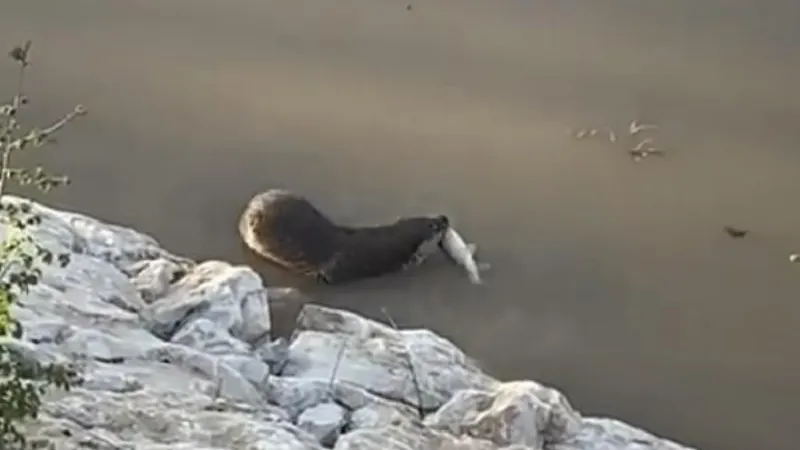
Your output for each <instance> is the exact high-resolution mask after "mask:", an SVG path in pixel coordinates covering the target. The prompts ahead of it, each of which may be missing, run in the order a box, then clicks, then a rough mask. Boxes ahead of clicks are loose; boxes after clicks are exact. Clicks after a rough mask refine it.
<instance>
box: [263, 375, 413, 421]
mask: <svg viewBox="0 0 800 450" xmlns="http://www.w3.org/2000/svg"><path fill="white" fill-rule="evenodd" d="M268 392H269V394H268V398H269V401H270V402H272V403H274V404H276V405H278V406H280V407H281V408H282V409H283V410H284V411H286V412H287V413H288V414H289V417H291V419H292V420H293V421H296V420H297V417H298V416H299V415H300V414H301V413H302V412H303V411H305V410H306V409H309V408H313V407H314V406H316V405H319V404H321V403H325V402H331V401H332V402H336V403H338V404H340V405H342V406H344V407H346V408H347V409H348V410H350V411H357V410H359V409H361V408H368V407H372V408H383V409H384V410H389V409H391V410H392V411H394V412H395V413H396V414H397V415H398V416H402V417H405V418H406V420H407V421H409V422H411V421H413V418H414V417H416V415H417V413H416V411H415V410H414V409H413V408H411V407H410V406H408V405H404V404H402V403H397V402H393V401H390V400H387V399H385V398H382V397H379V396H377V395H374V394H371V393H369V392H367V391H366V390H364V389H363V388H361V387H359V386H356V385H354V384H352V383H348V382H345V381H341V380H334V382H333V383H332V384H331V380H330V379H329V378H305V377H303V378H297V377H287V376H279V377H278V376H273V377H270V379H269V390H268ZM351 428H352V427H351Z"/></svg>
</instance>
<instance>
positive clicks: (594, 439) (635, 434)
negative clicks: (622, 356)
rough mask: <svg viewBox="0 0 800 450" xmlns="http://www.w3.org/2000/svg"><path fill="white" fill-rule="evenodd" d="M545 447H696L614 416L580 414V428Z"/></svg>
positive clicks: (682, 449)
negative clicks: (645, 429)
mask: <svg viewBox="0 0 800 450" xmlns="http://www.w3.org/2000/svg"><path fill="white" fill-rule="evenodd" d="M549 450H696V449H695V448H693V447H687V446H685V445H683V444H678V443H677V442H674V441H670V440H667V439H663V438H660V437H657V436H654V435H652V434H650V433H648V432H647V431H644V430H642V429H640V428H636V427H634V426H632V425H628V424H627V423H624V422H621V421H619V420H617V419H610V418H602V417H587V418H584V419H583V421H582V424H581V427H580V430H579V431H578V432H577V433H576V434H574V435H572V436H571V437H570V438H569V439H568V440H566V441H565V442H561V443H558V444H557V445H554V446H552V447H550V449H549Z"/></svg>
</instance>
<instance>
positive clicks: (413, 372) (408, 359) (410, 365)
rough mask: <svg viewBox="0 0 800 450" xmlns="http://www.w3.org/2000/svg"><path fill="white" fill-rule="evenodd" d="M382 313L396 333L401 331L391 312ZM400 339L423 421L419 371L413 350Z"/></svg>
mask: <svg viewBox="0 0 800 450" xmlns="http://www.w3.org/2000/svg"><path fill="white" fill-rule="evenodd" d="M381 312H382V313H383V315H384V316H386V321H387V322H389V325H391V326H392V328H394V330H395V331H398V332H399V331H400V329H399V328H398V327H397V324H396V323H395V322H394V320H393V319H392V316H390V315H389V311H387V309H386V308H381ZM400 339H401V340H402V342H403V347H404V348H405V350H406V363H407V364H408V371H409V372H410V373H411V382H412V383H414V390H415V391H416V393H417V414H419V419H420V420H422V419H424V418H425V409H424V408H423V407H422V389H420V387H419V379H418V378H417V371H416V370H414V363H413V361H412V360H411V349H410V348H409V347H408V345H407V344H406V341H405V339H403V337H402V336H400Z"/></svg>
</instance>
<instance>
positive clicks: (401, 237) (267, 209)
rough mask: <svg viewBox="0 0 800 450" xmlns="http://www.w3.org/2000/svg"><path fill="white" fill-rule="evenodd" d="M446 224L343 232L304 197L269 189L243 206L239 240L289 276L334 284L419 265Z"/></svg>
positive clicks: (441, 220)
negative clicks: (310, 278)
mask: <svg viewBox="0 0 800 450" xmlns="http://www.w3.org/2000/svg"><path fill="white" fill-rule="evenodd" d="M449 225H450V224H449V220H448V219H447V217H446V216H443V215H439V216H431V217H410V218H403V219H399V220H397V221H396V222H394V223H391V224H387V225H380V226H370V227H344V226H340V225H337V224H335V223H333V222H332V221H331V220H330V219H328V218H327V217H326V216H325V215H324V214H323V213H322V212H320V211H319V210H318V209H317V208H316V207H314V205H312V204H311V202H309V201H308V200H307V199H306V198H305V197H302V196H300V195H297V194H294V193H292V192H289V191H286V190H282V189H272V190H269V191H266V192H263V193H260V194H257V195H256V196H254V197H253V198H252V199H251V200H250V202H249V203H248V204H247V207H246V208H245V211H244V212H243V213H242V216H241V218H240V220H239V235H240V236H241V238H242V240H243V241H244V243H245V245H247V247H248V248H249V249H250V250H252V251H253V252H254V253H256V254H258V255H259V256H261V257H263V258H265V259H267V260H270V261H272V262H274V263H276V264H278V265H280V266H282V267H283V268H285V269H287V270H289V271H291V272H294V273H297V274H301V275H305V276H310V277H315V278H316V279H317V280H319V281H321V282H324V283H328V284H337V283H343V282H347V281H354V280H358V279H363V278H370V277H377V276H381V275H385V274H388V273H390V272H395V271H399V270H402V269H404V268H406V267H409V266H414V265H418V264H420V263H421V262H422V261H424V260H425V258H426V257H427V256H429V255H430V254H431V253H433V252H434V251H435V250H436V248H437V246H440V245H441V240H442V237H443V236H444V233H445V232H446V231H447V229H448V228H449Z"/></svg>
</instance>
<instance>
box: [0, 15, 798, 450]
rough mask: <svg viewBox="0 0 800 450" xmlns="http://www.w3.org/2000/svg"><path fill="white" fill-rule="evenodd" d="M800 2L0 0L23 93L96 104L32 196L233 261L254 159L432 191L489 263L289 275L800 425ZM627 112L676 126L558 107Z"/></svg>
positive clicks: (375, 186)
mask: <svg viewBox="0 0 800 450" xmlns="http://www.w3.org/2000/svg"><path fill="white" fill-rule="evenodd" d="M798 19H800V4H798V3H797V2H791V1H789V0H770V1H761V2H754V1H744V0H728V1H721V0H707V1H703V2H698V1H696V0H695V1H689V0H676V1H671V2H655V1H652V2H641V1H639V2H635V1H632V0H630V1H622V0H618V1H612V0H602V1H600V0H598V1H594V2H586V1H583V2H578V1H569V0H568V1H561V2H541V1H539V2H531V1H504V2H481V1H477V0H458V1H456V0H439V1H435V2H431V1H426V2H422V1H420V2H418V3H414V7H413V9H412V10H411V11H406V3H404V2H399V1H389V0H379V1H375V0H370V1H367V0H342V1H337V2H335V4H334V2H325V1H322V0H302V1H294V2H287V1H277V0H274V1H268V0H230V1H226V2H213V1H210V0H191V1H190V0H161V1H156V0H127V1H125V2H109V1H100V0H70V1H69V2H52V1H48V2H46V1H44V0H25V1H21V0H2V1H0V42H3V43H4V44H3V45H7V44H10V43H11V42H15V41H22V40H24V39H26V38H32V39H33V40H34V41H35V43H34V49H33V58H34V66H33V67H32V72H31V76H30V78H29V79H28V82H27V87H28V89H29V91H30V93H31V95H33V96H34V102H33V105H32V109H31V112H30V113H29V114H30V116H29V117H31V118H32V119H35V120H37V121H38V122H39V123H44V122H47V121H50V120H54V119H55V118H56V117H57V116H58V115H59V113H61V112H63V111H66V110H68V109H70V108H71V107H72V105H73V104H75V103H76V102H81V103H83V104H85V105H86V106H87V107H89V108H90V110H91V116H89V117H87V118H86V119H85V120H83V121H82V122H80V123H78V124H76V125H75V126H73V127H72V128H71V129H70V130H69V131H68V132H66V133H64V134H62V135H61V136H60V145H58V146H55V147H49V148H47V149H45V150H42V151H41V152H39V153H38V156H37V157H36V158H37V161H40V162H42V163H45V164H47V165H48V167H50V168H53V169H56V170H59V171H63V172H66V173H68V174H70V175H71V176H72V177H73V179H74V184H73V185H72V186H70V187H69V188H68V189H66V190H63V191H61V192H60V193H57V194H55V195H53V196H51V197H50V198H49V201H51V202H55V203H57V204H58V205H60V206H63V207H68V208H75V209H78V210H82V211H85V212H87V213H90V214H93V215H95V216H98V217H101V218H104V219H107V220H112V221H115V222H122V223H126V224H129V225H131V226H134V227H136V228H138V229H140V230H143V231H146V232H149V233H151V234H153V235H154V236H156V237H157V238H158V239H159V240H160V241H161V242H162V243H163V244H164V245H166V246H167V247H168V248H170V249H171V250H173V251H175V252H178V253H183V254H187V255H190V256H192V257H194V258H198V259H203V258H219V259H225V260H231V261H235V262H247V261H249V259H248V257H247V255H246V254H245V253H243V252H242V249H241V246H240V245H239V242H238V239H237V236H236V228H235V224H236V220H237V216H238V214H239V212H240V211H241V209H242V207H243V205H244V204H245V202H246V201H247V199H248V198H249V197H250V196H251V195H252V194H254V193H256V192H258V191H260V190H263V189H266V188H269V187H285V188H289V189H292V190H295V191H298V192H302V193H304V194H306V195H307V196H309V197H310V198H311V199H313V201H315V202H316V203H317V204H318V205H319V207H320V208H322V209H324V210H325V211H327V212H329V213H330V215H331V216H332V217H334V218H336V219H337V220H341V221H347V222H350V223H361V222H363V223H374V222H382V221H389V220H393V219H394V218H396V217H398V216H403V215H411V214H426V213H446V214H449V215H450V216H451V217H452V220H453V221H454V222H455V223H456V224H457V226H458V228H459V230H460V231H461V232H462V233H463V234H464V235H465V236H467V237H468V238H470V239H471V240H473V241H475V242H477V243H478V245H479V247H480V256H481V257H482V258H484V259H485V260H487V261H489V262H491V264H492V266H493V270H492V272H490V273H488V274H487V275H486V285H485V286H483V287H475V286H472V285H470V284H469V283H468V281H467V279H466V276H465V275H464V274H463V273H462V272H460V271H459V270H458V269H456V268H454V267H452V266H449V265H447V264H445V263H443V262H442V260H441V259H437V260H433V261H431V262H430V263H429V264H426V267H425V268H424V269H420V270H417V271H414V272H413V273H404V274H400V275H397V276H392V277H387V278H385V279H380V280H373V281H368V282H364V283H359V284H355V285H351V286H346V287H340V288H333V289H321V288H317V287H313V286H306V285H303V287H304V289H308V292H309V294H310V295H313V296H314V298H315V299H316V300H317V301H320V302H324V303H326V304H330V305H334V306H341V307H347V308H352V309H354V310H357V311H360V312H362V313H364V314H366V315H370V316H373V317H380V313H379V311H380V308H382V307H388V308H389V309H390V310H391V311H392V313H393V315H394V316H395V320H397V321H398V322H400V323H401V324H402V325H405V326H422V327H430V328H433V329H435V330H437V331H439V332H441V333H442V334H443V335H445V336H447V337H449V338H451V339H453V340H454V341H455V342H456V343H458V344H459V345H460V346H462V347H463V348H464V349H465V350H466V351H467V352H468V353H470V354H471V355H474V356H475V357H476V358H477V359H479V360H480V361H481V362H482V364H484V365H485V366H486V367H487V368H488V370H490V372H491V373H493V374H494V375H496V376H498V377H501V378H533V379H536V380H540V381H543V382H546V383H550V384H552V385H554V386H556V387H558V388H561V389H564V390H565V391H566V392H567V394H568V395H569V396H570V398H571V400H572V402H573V403H574V404H575V406H576V407H578V408H579V409H581V410H582V411H585V412H586V413H590V414H609V415H614V416H618V417H621V418H623V419H625V420H627V421H629V422H632V423H634V424H637V425H639V426H643V427H646V428H648V429H651V430H654V431H656V432H658V433H659V434H664V435H668V436H670V437H674V438H675V439H678V440H680V441H684V442H686V443H689V444H693V445H696V446H698V447H701V448H704V449H709V450H715V449H718V450H751V449H753V448H759V449H773V450H789V449H792V450H793V449H794V448H795V447H796V444H795V443H794V442H793V440H792V438H793V436H794V430H793V429H792V425H795V426H796V417H797V414H796V404H797V402H798V400H800V387H799V386H798V383H797V380H798V378H799V377H800V360H798V358H797V350H796V348H797V342H800V331H798V330H799V328H798V326H797V323H798V317H799V316H800V306H799V305H800V302H798V301H797V295H798V291H800V266H796V265H795V266H793V265H791V264H789V263H788V254H789V253H790V252H792V251H796V250H799V249H800V232H798V230H800V210H798V208H797V200H796V195H797V193H798V192H800V177H798V173H800V157H798V149H797V143H798V142H800V139H798V138H799V137H800V136H798V134H799V133H800V132H798V128H797V123H798V118H800V115H799V113H800V90H798V89H797V81H796V80H798V79H800V57H798V56H797V44H796V43H797V42H800V31H796V30H797V27H796V24H797V22H798ZM0 70H2V73H4V75H3V76H2V78H0V88H2V90H3V92H10V91H9V90H10V89H11V88H12V87H13V84H14V80H13V77H12V75H13V66H11V64H10V63H9V62H8V61H6V62H3V63H1V64H0ZM633 118H639V119H641V120H644V121H650V122H654V123H657V124H659V125H660V127H661V129H660V130H659V131H658V134H656V135H655V137H656V139H657V145H659V146H661V147H662V148H665V149H666V150H667V151H668V154H667V156H665V157H664V158H651V159H647V160H645V161H644V162H643V163H640V164H635V163H633V162H632V161H631V160H630V159H629V158H628V157H627V155H626V153H625V149H626V146H630V145H633V144H635V142H628V141H625V142H622V141H620V142H617V143H616V144H611V143H609V142H603V141H600V140H597V141H593V142H585V141H576V140H574V139H572V138H570V137H569V136H567V135H566V132H565V129H566V128H567V127H584V126H597V127H606V126H608V127H613V128H614V129H616V130H624V129H625V127H627V124H628V122H629V121H630V120H631V119H633ZM726 224H731V225H736V226H741V227H745V228H749V229H752V230H753V232H752V234H751V236H748V237H747V238H746V239H743V240H736V241H734V240H732V239H730V238H728V237H727V236H726V235H724V234H723V233H722V232H721V227H722V226H723V225H726ZM258 270H259V271H261V272H263V273H264V274H265V277H266V280H267V282H269V283H272V284H283V283H289V284H298V283H300V281H298V280H296V279H294V278H292V277H289V276H286V275H285V274H281V273H280V272H278V271H276V270H274V269H271V268H269V267H267V266H265V265H259V266H258ZM279 320H280V321H287V320H289V319H288V318H279ZM280 325H285V323H283V324H280Z"/></svg>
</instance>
